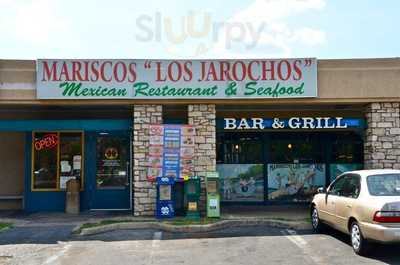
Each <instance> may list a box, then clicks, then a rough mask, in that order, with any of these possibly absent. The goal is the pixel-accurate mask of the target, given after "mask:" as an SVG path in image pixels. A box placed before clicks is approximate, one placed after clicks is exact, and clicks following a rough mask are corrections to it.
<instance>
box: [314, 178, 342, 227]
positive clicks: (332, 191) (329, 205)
mask: <svg viewBox="0 0 400 265" xmlns="http://www.w3.org/2000/svg"><path fill="white" fill-rule="evenodd" d="M344 181H345V179H344V176H342V177H339V178H337V179H336V180H335V182H333V183H332V184H331V185H330V186H329V189H328V191H327V193H326V195H325V200H324V203H323V205H324V210H322V212H323V213H322V214H323V217H321V218H323V219H324V220H325V221H326V222H328V223H330V224H331V225H333V226H336V201H337V199H338V197H339V194H340V193H341V190H342V188H343V184H344ZM320 211H321V210H320Z"/></svg>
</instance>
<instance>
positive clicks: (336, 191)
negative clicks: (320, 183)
mask: <svg viewBox="0 0 400 265" xmlns="http://www.w3.org/2000/svg"><path fill="white" fill-rule="evenodd" d="M346 182H347V179H346V178H345V176H342V177H341V178H339V179H337V180H336V181H335V182H334V183H333V185H332V187H331V188H330V189H329V194H332V195H337V196H340V195H341V194H342V192H343V188H344V186H345V185H346Z"/></svg>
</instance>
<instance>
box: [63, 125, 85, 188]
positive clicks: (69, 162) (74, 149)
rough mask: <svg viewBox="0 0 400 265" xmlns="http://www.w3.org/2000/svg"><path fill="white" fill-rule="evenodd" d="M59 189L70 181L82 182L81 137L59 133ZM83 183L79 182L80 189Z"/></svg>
mask: <svg viewBox="0 0 400 265" xmlns="http://www.w3.org/2000/svg"><path fill="white" fill-rule="evenodd" d="M59 170H60V189H65V188H66V183H67V181H68V180H70V179H78V180H81V181H82V178H81V172H82V135H81V133H79V132H78V133H64V132H62V133H60V166H59ZM82 184H83V183H82V182H81V187H82V186H83V185H82Z"/></svg>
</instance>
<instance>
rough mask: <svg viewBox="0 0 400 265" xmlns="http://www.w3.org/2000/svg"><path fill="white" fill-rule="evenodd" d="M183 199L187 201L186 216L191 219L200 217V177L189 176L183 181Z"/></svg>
mask: <svg viewBox="0 0 400 265" xmlns="http://www.w3.org/2000/svg"><path fill="white" fill-rule="evenodd" d="M185 199H186V202H187V211H186V218H187V219H192V220H198V219H200V211H199V201H200V178H199V177H197V176H193V177H190V178H189V179H188V180H187V181H186V182H185Z"/></svg>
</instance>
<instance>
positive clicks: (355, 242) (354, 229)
mask: <svg viewBox="0 0 400 265" xmlns="http://www.w3.org/2000/svg"><path fill="white" fill-rule="evenodd" d="M350 238H351V246H352V247H353V250H354V252H355V253H356V254H358V255H365V254H367V252H368V249H369V244H368V242H367V240H365V238H364V237H363V235H362V232H361V229H360V226H359V225H358V223H357V222H353V223H352V224H351V226H350Z"/></svg>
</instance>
